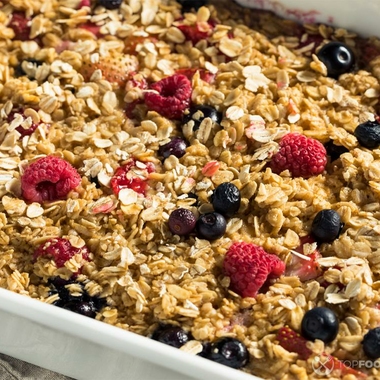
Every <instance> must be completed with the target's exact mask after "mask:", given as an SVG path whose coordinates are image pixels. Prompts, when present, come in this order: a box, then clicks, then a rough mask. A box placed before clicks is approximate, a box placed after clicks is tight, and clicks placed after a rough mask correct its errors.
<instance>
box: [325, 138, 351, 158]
mask: <svg viewBox="0 0 380 380" xmlns="http://www.w3.org/2000/svg"><path fill="white" fill-rule="evenodd" d="M325 148H326V152H327V154H328V155H329V156H330V158H331V162H333V161H335V160H337V159H338V158H339V157H340V156H341V155H342V154H343V153H347V152H349V150H348V149H347V148H346V147H344V146H342V145H335V144H334V141H333V140H330V141H329V142H328V143H327V144H326V145H325Z"/></svg>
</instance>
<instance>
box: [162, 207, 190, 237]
mask: <svg viewBox="0 0 380 380" xmlns="http://www.w3.org/2000/svg"><path fill="white" fill-rule="evenodd" d="M196 222H197V219H196V218H195V215H194V214H193V213H192V212H191V211H190V210H188V209H186V208H178V209H176V210H174V211H173V212H172V213H171V214H170V216H169V222H168V225H169V229H170V231H171V232H172V233H173V234H174V235H179V236H183V235H188V234H189V233H191V232H192V231H193V230H194V228H195V225H196Z"/></svg>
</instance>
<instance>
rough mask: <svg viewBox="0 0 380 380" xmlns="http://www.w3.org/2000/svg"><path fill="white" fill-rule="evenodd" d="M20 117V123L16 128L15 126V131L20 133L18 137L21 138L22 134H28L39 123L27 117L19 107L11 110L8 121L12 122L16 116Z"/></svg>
mask: <svg viewBox="0 0 380 380" xmlns="http://www.w3.org/2000/svg"><path fill="white" fill-rule="evenodd" d="M20 115H21V117H22V120H23V121H22V122H21V125H19V126H18V127H17V128H16V131H17V132H18V133H20V135H21V136H20V139H22V138H23V137H24V136H30V135H31V134H32V133H33V132H34V131H35V130H36V129H37V128H38V126H39V125H40V123H34V122H33V120H32V119H31V118H29V119H28V118H27V117H26V116H25V114H24V112H23V110H21V109H17V110H15V111H12V112H11V113H10V114H9V115H8V120H7V121H8V123H12V121H13V120H14V119H15V118H16V117H20Z"/></svg>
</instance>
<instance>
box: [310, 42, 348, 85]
mask: <svg viewBox="0 0 380 380" xmlns="http://www.w3.org/2000/svg"><path fill="white" fill-rule="evenodd" d="M317 56H318V58H319V60H320V61H322V62H323V63H324V64H325V66H326V68H327V75H328V76H329V77H331V78H336V79H337V78H338V77H339V76H340V75H342V74H345V73H348V72H350V71H351V70H352V68H353V67H354V64H355V55H354V53H353V51H352V50H351V49H350V48H349V47H348V46H347V45H346V44H344V43H342V42H338V41H333V42H329V43H327V44H325V45H323V46H322V47H321V49H320V50H319V51H318V53H317Z"/></svg>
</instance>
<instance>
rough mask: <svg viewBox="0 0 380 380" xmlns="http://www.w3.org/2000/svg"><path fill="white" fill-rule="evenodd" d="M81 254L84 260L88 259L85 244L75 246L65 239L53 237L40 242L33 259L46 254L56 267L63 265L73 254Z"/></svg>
mask: <svg viewBox="0 0 380 380" xmlns="http://www.w3.org/2000/svg"><path fill="white" fill-rule="evenodd" d="M78 254H81V255H82V258H83V259H84V260H87V261H89V260H90V257H89V254H90V252H89V250H88V248H87V247H86V246H83V247H81V248H76V247H73V246H72V245H71V243H70V242H69V241H68V240H67V239H62V238H53V239H50V240H48V241H46V242H45V243H43V244H41V245H40V246H39V247H38V248H37V249H36V251H35V252H34V255H33V259H34V260H37V258H38V257H40V256H48V257H49V258H51V259H53V260H54V262H55V264H56V266H57V268H61V267H63V266H64V265H65V263H66V261H69V260H70V259H71V258H72V257H73V256H74V255H78Z"/></svg>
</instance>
